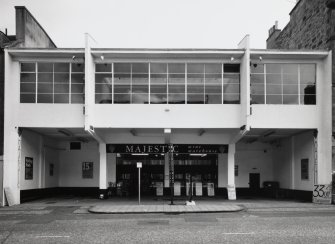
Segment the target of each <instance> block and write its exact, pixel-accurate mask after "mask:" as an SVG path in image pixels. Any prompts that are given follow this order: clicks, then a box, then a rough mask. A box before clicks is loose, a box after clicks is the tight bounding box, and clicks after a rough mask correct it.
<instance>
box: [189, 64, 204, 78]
mask: <svg viewBox="0 0 335 244" xmlns="http://www.w3.org/2000/svg"><path fill="white" fill-rule="evenodd" d="M204 68H205V66H204V64H187V73H188V74H191V73H198V74H203V73H204V71H205V70H204ZM202 76H203V75H202Z"/></svg>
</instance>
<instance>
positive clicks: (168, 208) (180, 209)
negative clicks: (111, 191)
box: [88, 204, 244, 214]
mask: <svg viewBox="0 0 335 244" xmlns="http://www.w3.org/2000/svg"><path fill="white" fill-rule="evenodd" d="M242 210H244V208H243V207H242V206H239V205H233V204H201V205H195V206H186V205H167V204H164V205H122V206H120V205H112V204H111V205H96V206H93V207H91V208H89V209H88V211H89V212H90V213H100V214H134V213H212V212H238V211H242Z"/></svg>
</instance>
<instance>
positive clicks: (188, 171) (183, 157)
mask: <svg viewBox="0 0 335 244" xmlns="http://www.w3.org/2000/svg"><path fill="white" fill-rule="evenodd" d="M137 162H142V169H141V195H143V196H155V195H156V194H158V193H157V187H159V188H161V187H163V185H164V174H168V172H164V169H165V154H163V153H160V154H145V153H142V154H119V153H118V154H117V158H116V185H117V195H119V196H136V195H137V194H138V169H137V167H136V163H137ZM173 162H174V182H175V187H180V188H179V190H177V191H175V195H176V192H179V193H178V194H177V195H178V196H179V195H180V196H186V195H188V194H187V192H186V191H187V190H186V188H187V187H189V185H188V183H189V181H190V177H192V182H193V184H194V186H197V187H198V188H199V187H200V188H201V190H199V189H198V192H202V193H201V195H207V186H208V184H209V183H210V184H212V185H213V187H214V188H216V187H217V182H218V180H217V171H218V156H217V154H186V153H179V154H177V153H176V154H173ZM167 163H168V162H167ZM196 183H197V184H196ZM168 194H170V191H168Z"/></svg>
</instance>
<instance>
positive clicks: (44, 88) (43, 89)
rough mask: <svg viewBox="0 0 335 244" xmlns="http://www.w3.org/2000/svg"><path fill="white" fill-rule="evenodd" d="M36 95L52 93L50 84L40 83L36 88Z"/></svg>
mask: <svg viewBox="0 0 335 244" xmlns="http://www.w3.org/2000/svg"><path fill="white" fill-rule="evenodd" d="M37 92H38V93H53V84H52V83H41V84H38V86H37Z"/></svg>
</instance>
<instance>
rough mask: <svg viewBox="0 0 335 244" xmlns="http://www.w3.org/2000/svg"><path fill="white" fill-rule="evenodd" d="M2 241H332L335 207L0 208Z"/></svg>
mask: <svg viewBox="0 0 335 244" xmlns="http://www.w3.org/2000/svg"><path fill="white" fill-rule="evenodd" d="M0 242H1V243H34V244H37V243H81V244H83V243H239V244H240V243H271V244H274V243H304V244H305V243H335V211H329V210H328V211H320V210H310V209H309V210H308V211H286V210H284V211H276V210H275V209H273V210H272V209H266V210H265V211H264V210H257V209H255V210H246V211H242V212H236V213H213V214H204V213H203V214H180V215H166V214H136V215H134V214H133V215H106V214H89V213H88V212H87V209H81V208H79V207H78V206H76V207H71V206H65V207H64V206H63V207H54V206H53V207H46V208H38V207H35V208H2V209H0Z"/></svg>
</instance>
